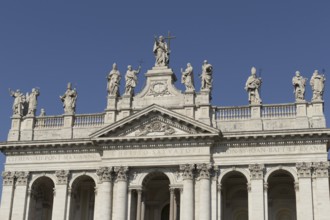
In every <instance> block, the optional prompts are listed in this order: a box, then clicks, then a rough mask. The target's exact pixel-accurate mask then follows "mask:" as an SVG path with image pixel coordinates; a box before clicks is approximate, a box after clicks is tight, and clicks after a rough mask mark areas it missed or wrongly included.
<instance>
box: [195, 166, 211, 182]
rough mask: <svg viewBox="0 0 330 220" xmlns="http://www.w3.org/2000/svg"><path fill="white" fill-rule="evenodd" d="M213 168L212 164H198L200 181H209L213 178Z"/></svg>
mask: <svg viewBox="0 0 330 220" xmlns="http://www.w3.org/2000/svg"><path fill="white" fill-rule="evenodd" d="M212 168H213V166H212V165H211V164H205V163H203V164H197V165H196V170H197V171H198V174H199V175H198V178H199V179H209V178H210V177H211V171H212Z"/></svg>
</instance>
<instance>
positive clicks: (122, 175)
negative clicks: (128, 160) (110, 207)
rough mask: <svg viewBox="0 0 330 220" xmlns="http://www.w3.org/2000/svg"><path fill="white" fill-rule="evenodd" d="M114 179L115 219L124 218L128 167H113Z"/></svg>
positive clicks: (123, 219) (122, 219)
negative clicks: (115, 175) (115, 176)
mask: <svg viewBox="0 0 330 220" xmlns="http://www.w3.org/2000/svg"><path fill="white" fill-rule="evenodd" d="M114 171H115V173H116V174H117V179H116V190H117V191H116V210H115V212H114V213H115V215H114V216H115V217H114V219H116V220H126V218H127V216H126V214H127V171H128V167H122V166H121V167H115V169H114Z"/></svg>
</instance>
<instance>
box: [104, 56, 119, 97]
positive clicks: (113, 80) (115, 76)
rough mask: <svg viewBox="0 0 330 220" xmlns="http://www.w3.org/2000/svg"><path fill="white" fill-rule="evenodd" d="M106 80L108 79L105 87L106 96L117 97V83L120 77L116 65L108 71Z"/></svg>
mask: <svg viewBox="0 0 330 220" xmlns="http://www.w3.org/2000/svg"><path fill="white" fill-rule="evenodd" d="M107 79H108V85H107V90H108V95H110V96H119V83H120V79H121V76H120V72H119V70H118V68H117V64H116V63H114V64H113V65H112V70H111V71H110V73H109V75H108V77H107Z"/></svg>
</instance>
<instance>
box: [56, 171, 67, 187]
mask: <svg viewBox="0 0 330 220" xmlns="http://www.w3.org/2000/svg"><path fill="white" fill-rule="evenodd" d="M55 176H56V177H57V184H58V185H66V184H67V183H68V176H69V171H68V170H57V171H55Z"/></svg>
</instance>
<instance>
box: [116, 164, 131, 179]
mask: <svg viewBox="0 0 330 220" xmlns="http://www.w3.org/2000/svg"><path fill="white" fill-rule="evenodd" d="M114 171H115V173H116V174H117V180H116V181H117V182H118V181H127V172H128V167H127V166H120V167H114Z"/></svg>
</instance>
